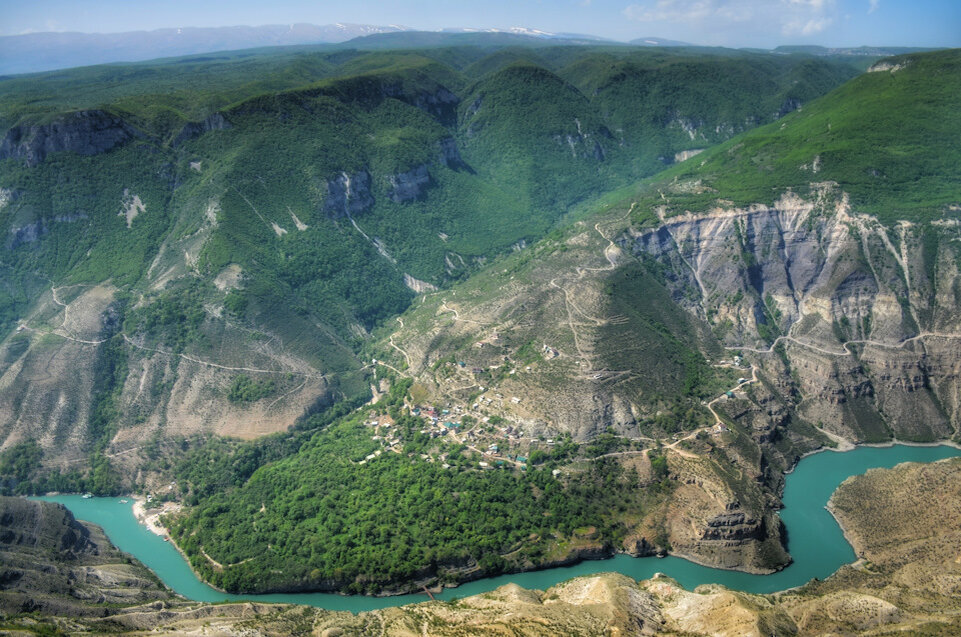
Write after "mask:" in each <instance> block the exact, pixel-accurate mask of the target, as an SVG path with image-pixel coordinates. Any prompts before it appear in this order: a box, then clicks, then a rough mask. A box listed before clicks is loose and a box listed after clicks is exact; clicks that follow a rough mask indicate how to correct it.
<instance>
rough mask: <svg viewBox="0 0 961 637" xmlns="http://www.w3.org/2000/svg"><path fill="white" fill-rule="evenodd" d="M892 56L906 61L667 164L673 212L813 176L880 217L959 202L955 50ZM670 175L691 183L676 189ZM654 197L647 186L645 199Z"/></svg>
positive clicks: (771, 190)
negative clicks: (691, 157)
mask: <svg viewBox="0 0 961 637" xmlns="http://www.w3.org/2000/svg"><path fill="white" fill-rule="evenodd" d="M890 61H891V62H892V63H897V64H903V65H905V66H904V68H902V69H900V70H898V71H896V72H890V71H881V72H873V73H867V74H864V75H862V76H860V77H858V78H856V79H855V80H853V81H851V82H849V83H847V84H845V85H843V86H841V87H840V88H838V89H836V90H834V91H832V92H831V93H830V94H828V95H826V96H824V97H823V98H820V99H818V100H816V101H815V102H812V103H811V104H810V105H808V106H806V107H805V108H804V109H803V111H801V112H797V113H793V114H791V115H789V116H787V117H785V118H784V119H783V120H782V121H781V122H778V123H774V124H769V125H767V126H763V127H761V128H759V129H757V130H755V131H752V132H750V133H748V134H747V135H744V136H742V137H739V138H737V139H735V140H731V141H729V142H727V143H725V144H722V145H720V146H718V147H716V148H713V149H711V150H710V151H708V152H706V153H705V154H704V155H703V156H701V157H698V158H697V159H694V160H692V161H689V162H686V163H684V164H682V165H680V166H677V167H676V168H673V169H671V170H670V171H669V172H666V173H665V174H664V175H663V176H662V177H663V180H662V178H660V177H659V179H658V182H659V183H660V184H661V188H662V189H665V190H667V189H670V190H672V192H674V194H673V196H672V197H670V199H671V201H670V206H669V207H670V210H671V212H673V213H680V212H683V211H684V210H698V209H704V208H706V207H707V206H709V205H711V204H712V203H713V202H714V201H715V200H717V199H724V200H728V201H731V202H733V203H734V204H735V205H746V204H750V203H771V202H772V201H773V200H775V199H777V198H778V197H779V196H780V195H781V193H783V192H784V191H785V190H787V189H794V190H795V191H797V192H801V193H805V192H807V191H808V189H809V184H810V183H811V182H821V181H835V182H837V183H838V184H839V185H840V187H841V188H842V190H844V191H845V192H847V193H849V194H850V195H851V200H852V204H853V205H854V206H855V208H856V209H858V210H861V211H864V212H869V213H872V214H876V215H877V216H878V217H879V218H880V219H882V220H883V221H886V222H892V221H894V220H896V219H909V220H919V221H925V220H931V219H935V218H938V217H939V216H941V214H942V213H944V212H945V211H946V210H947V208H948V206H949V205H957V204H958V203H959V202H961V143H959V142H961V111H959V109H958V108H957V95H958V94H959V93H961V51H958V50H951V51H942V52H936V53H926V54H916V55H908V56H904V57H899V58H892V59H891V60H890ZM816 158H819V160H818V170H817V172H816V173H815V172H814V171H813V170H812V166H813V165H814V162H815V159H816ZM668 180H672V181H677V182H680V183H682V184H683V183H695V182H696V183H697V185H698V186H699V187H697V188H693V189H688V190H689V192H686V193H680V192H678V191H677V190H678V189H676V188H675V189H672V187H671V186H670V185H669V184H667V183H666V182H667V181H668ZM691 191H693V192H691ZM659 202H660V199H659V197H658V198H655V195H651V196H650V197H649V199H648V201H647V202H646V203H647V206H646V208H647V209H649V208H650V207H651V206H653V205H658V203H659ZM644 212H645V213H646V210H645V211H644Z"/></svg>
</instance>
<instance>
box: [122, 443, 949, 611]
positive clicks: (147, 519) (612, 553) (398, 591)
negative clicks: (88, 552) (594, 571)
mask: <svg viewBox="0 0 961 637" xmlns="http://www.w3.org/2000/svg"><path fill="white" fill-rule="evenodd" d="M898 445H903V446H910V447H939V446H950V447H952V448H954V449H961V445H959V444H957V443H955V442H953V441H944V442H929V443H918V442H901V441H889V442H884V443H867V444H859V445H852V446H851V447H850V448H848V449H845V450H844V451H841V450H839V449H832V448H829V447H828V448H821V449H817V450H814V451H812V452H809V453H807V454H804V456H803V457H807V456H809V455H814V454H818V453H821V452H822V451H837V452H838V453H844V452H846V451H852V450H856V449H857V448H859V447H871V448H889V447H894V446H898ZM798 462H800V460H798ZM796 466H797V463H795V466H794V467H792V468H791V470H790V471H788V472H786V475H787V474H790V473H793V471H794V468H795V467H796ZM167 504H168V505H170V507H169V509H172V508H173V506H174V505H173V504H172V503H167ZM823 506H825V508H828V506H827V505H823ZM169 509H166V508H165V509H164V510H162V511H148V510H146V508H145V502H143V501H142V499H138V502H137V503H136V504H135V512H137V513H140V515H137V516H136V517H137V519H138V521H139V522H140V523H141V524H142V525H144V526H147V528H148V529H149V530H150V531H151V532H152V533H155V534H157V535H159V536H161V537H169V535H168V533H167V531H166V529H164V528H163V526H162V525H161V524H160V522H159V516H160V515H161V514H162V513H164V512H167V511H168V510H169ZM828 510H829V511H830V509H829V508H828ZM831 516H832V518H834V520H835V522H837V524H838V526H839V527H840V529H841V533H842V534H843V535H844V539H845V541H846V542H847V543H848V544H849V545H850V546H852V548H855V550H856V547H854V545H853V544H852V543H851V542H850V538H848V535H847V530H846V529H845V528H844V526H843V525H842V524H841V523H840V521H839V520H837V517H836V516H834V515H833V511H831ZM158 531H159V532H158ZM170 544H172V545H173V546H174V548H175V549H176V550H177V551H178V553H179V554H180V555H181V556H182V557H183V559H184V561H185V562H186V564H187V566H188V567H189V569H190V571H191V572H192V573H193V575H194V577H196V578H197V579H198V580H199V581H200V582H203V583H204V584H206V585H208V586H211V588H213V589H215V590H217V591H218V592H222V593H228V592H227V591H224V590H222V589H220V588H218V587H215V586H212V585H210V583H209V582H207V581H206V580H205V579H203V578H201V577H200V575H199V574H198V573H197V571H196V570H195V569H194V568H193V565H191V564H190V561H189V559H187V556H186V554H185V553H184V552H183V551H182V550H181V548H180V547H179V546H178V545H177V543H176V542H175V541H173V538H170ZM591 552H592V551H588V552H585V553H582V554H580V555H576V556H570V557H569V558H567V559H561V560H556V561H553V562H552V563H550V564H542V565H538V566H534V567H528V568H519V569H516V570H511V571H509V572H507V573H503V574H491V573H483V572H481V571H479V570H475V571H472V572H470V573H469V574H467V577H465V578H464V579H462V580H459V581H457V582H456V583H444V584H443V585H440V584H437V583H436V582H435V585H433V586H426V584H427V581H429V580H420V581H417V582H410V583H408V585H406V586H404V587H402V588H400V587H398V588H393V589H386V590H384V591H382V592H380V593H378V594H373V595H356V594H348V593H345V592H343V591H342V590H338V589H326V590H325V589H311V592H317V593H325V594H335V595H338V596H342V597H345V598H349V597H367V598H390V597H395V596H401V595H410V594H422V593H423V591H424V588H428V589H429V590H430V591H431V592H432V593H435V594H436V593H437V592H438V591H440V590H443V589H457V588H459V587H460V586H462V585H465V584H470V583H472V582H477V581H479V580H484V579H491V578H495V577H498V576H500V575H502V576H507V577H509V576H514V575H522V574H527V573H536V572H538V571H547V570H550V569H552V568H555V567H558V566H575V565H578V564H582V563H585V562H604V561H605V560H610V559H612V558H614V557H617V556H619V555H631V553H629V552H627V551H624V550H616V549H613V548H608V549H607V550H602V551H598V552H594V553H593V555H589V554H588V553H591ZM668 555H669V556H670V557H673V558H679V559H683V560H686V561H687V562H690V563H692V564H698V565H701V566H705V567H709V568H712V569H717V570H723V571H729V572H733V573H744V574H751V575H756V574H758V573H752V572H751V571H748V570H744V569H732V568H727V569H725V568H723V567H718V566H716V565H712V564H709V563H706V562H704V561H701V560H699V559H697V558H696V557H693V556H690V555H687V554H680V553H669V554H668ZM632 557H634V556H632ZM780 570H783V569H779V570H776V571H774V573H776V572H779V571H780ZM598 572H600V571H598ZM768 574H771V573H764V574H760V575H763V576H766V575H768ZM790 588H795V587H785V589H784V590H789V589H790ZM304 593H307V590H305V589H299V590H298V589H275V590H271V591H263V592H260V593H239V594H238V595H261V594H291V595H298V594H304ZM228 594H231V593H228Z"/></svg>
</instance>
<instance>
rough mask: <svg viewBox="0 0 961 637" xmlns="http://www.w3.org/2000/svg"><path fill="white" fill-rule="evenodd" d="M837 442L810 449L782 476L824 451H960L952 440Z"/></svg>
mask: <svg viewBox="0 0 961 637" xmlns="http://www.w3.org/2000/svg"><path fill="white" fill-rule="evenodd" d="M837 442H838V444H839V446H838V447H818V448H817V449H812V450H811V451H807V452H805V453H802V454H801V455H800V456H798V459H797V462H795V463H794V466H792V467H790V468H788V470H787V471H785V472H784V475H786V476H788V475H791V474H792V473H794V468H795V467H797V466H798V464H799V463H800V462H801V461H802V460H804V459H805V458H807V457H809V456H814V455H817V454H819V453H824V452H826V451H833V452H834V453H847V452H848V451H854V450H855V449H858V448H860V447H871V448H872V449H887V448H889V447H896V446H899V445H903V446H905V447H953V448H954V449H961V444H959V443H957V442H955V441H954V440H939V441H934V442H915V441H907V440H898V439H897V438H893V439H891V440H889V441H887V442H851V441H850V440H848V439H846V438H840V437H839V439H838V441H837Z"/></svg>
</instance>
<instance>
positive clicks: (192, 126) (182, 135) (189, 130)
mask: <svg viewBox="0 0 961 637" xmlns="http://www.w3.org/2000/svg"><path fill="white" fill-rule="evenodd" d="M228 128H233V126H232V125H231V124H230V122H228V121H227V118H225V117H224V116H223V114H221V113H213V114H211V115H209V116H208V117H207V118H206V119H204V120H203V121H202V122H188V123H186V124H184V127H183V128H181V129H180V132H179V133H177V136H176V137H174V139H173V141H172V142H171V143H170V145H171V146H174V147H176V146H180V145H181V144H183V143H184V142H186V141H188V140H191V139H196V138H197V137H200V136H201V135H203V134H204V133H209V132H210V131H215V130H226V129H228Z"/></svg>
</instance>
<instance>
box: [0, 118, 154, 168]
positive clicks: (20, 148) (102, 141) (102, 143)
mask: <svg viewBox="0 0 961 637" xmlns="http://www.w3.org/2000/svg"><path fill="white" fill-rule="evenodd" d="M142 136H143V134H142V133H140V132H139V131H138V130H136V129H135V128H134V127H132V126H131V125H130V124H128V123H127V122H125V121H124V120H122V119H121V118H119V117H117V116H116V115H112V114H110V113H107V112H106V111H102V110H86V111H74V112H73V113H69V114H65V115H61V116H58V117H56V118H55V119H53V120H52V121H50V122H47V123H42V124H41V123H26V124H20V125H18V126H14V127H13V128H11V129H10V130H8V131H7V133H6V135H4V137H3V139H2V140H0V159H21V160H23V161H25V162H26V163H27V164H28V165H36V164H38V163H40V162H42V161H43V160H44V158H45V157H46V156H47V154H49V153H54V152H59V151H70V152H73V153H77V154H79V155H98V154H100V153H105V152H107V151H108V150H111V149H113V148H115V147H117V146H120V145H122V144H125V143H127V142H129V141H130V140H132V139H135V138H138V137H142Z"/></svg>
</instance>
